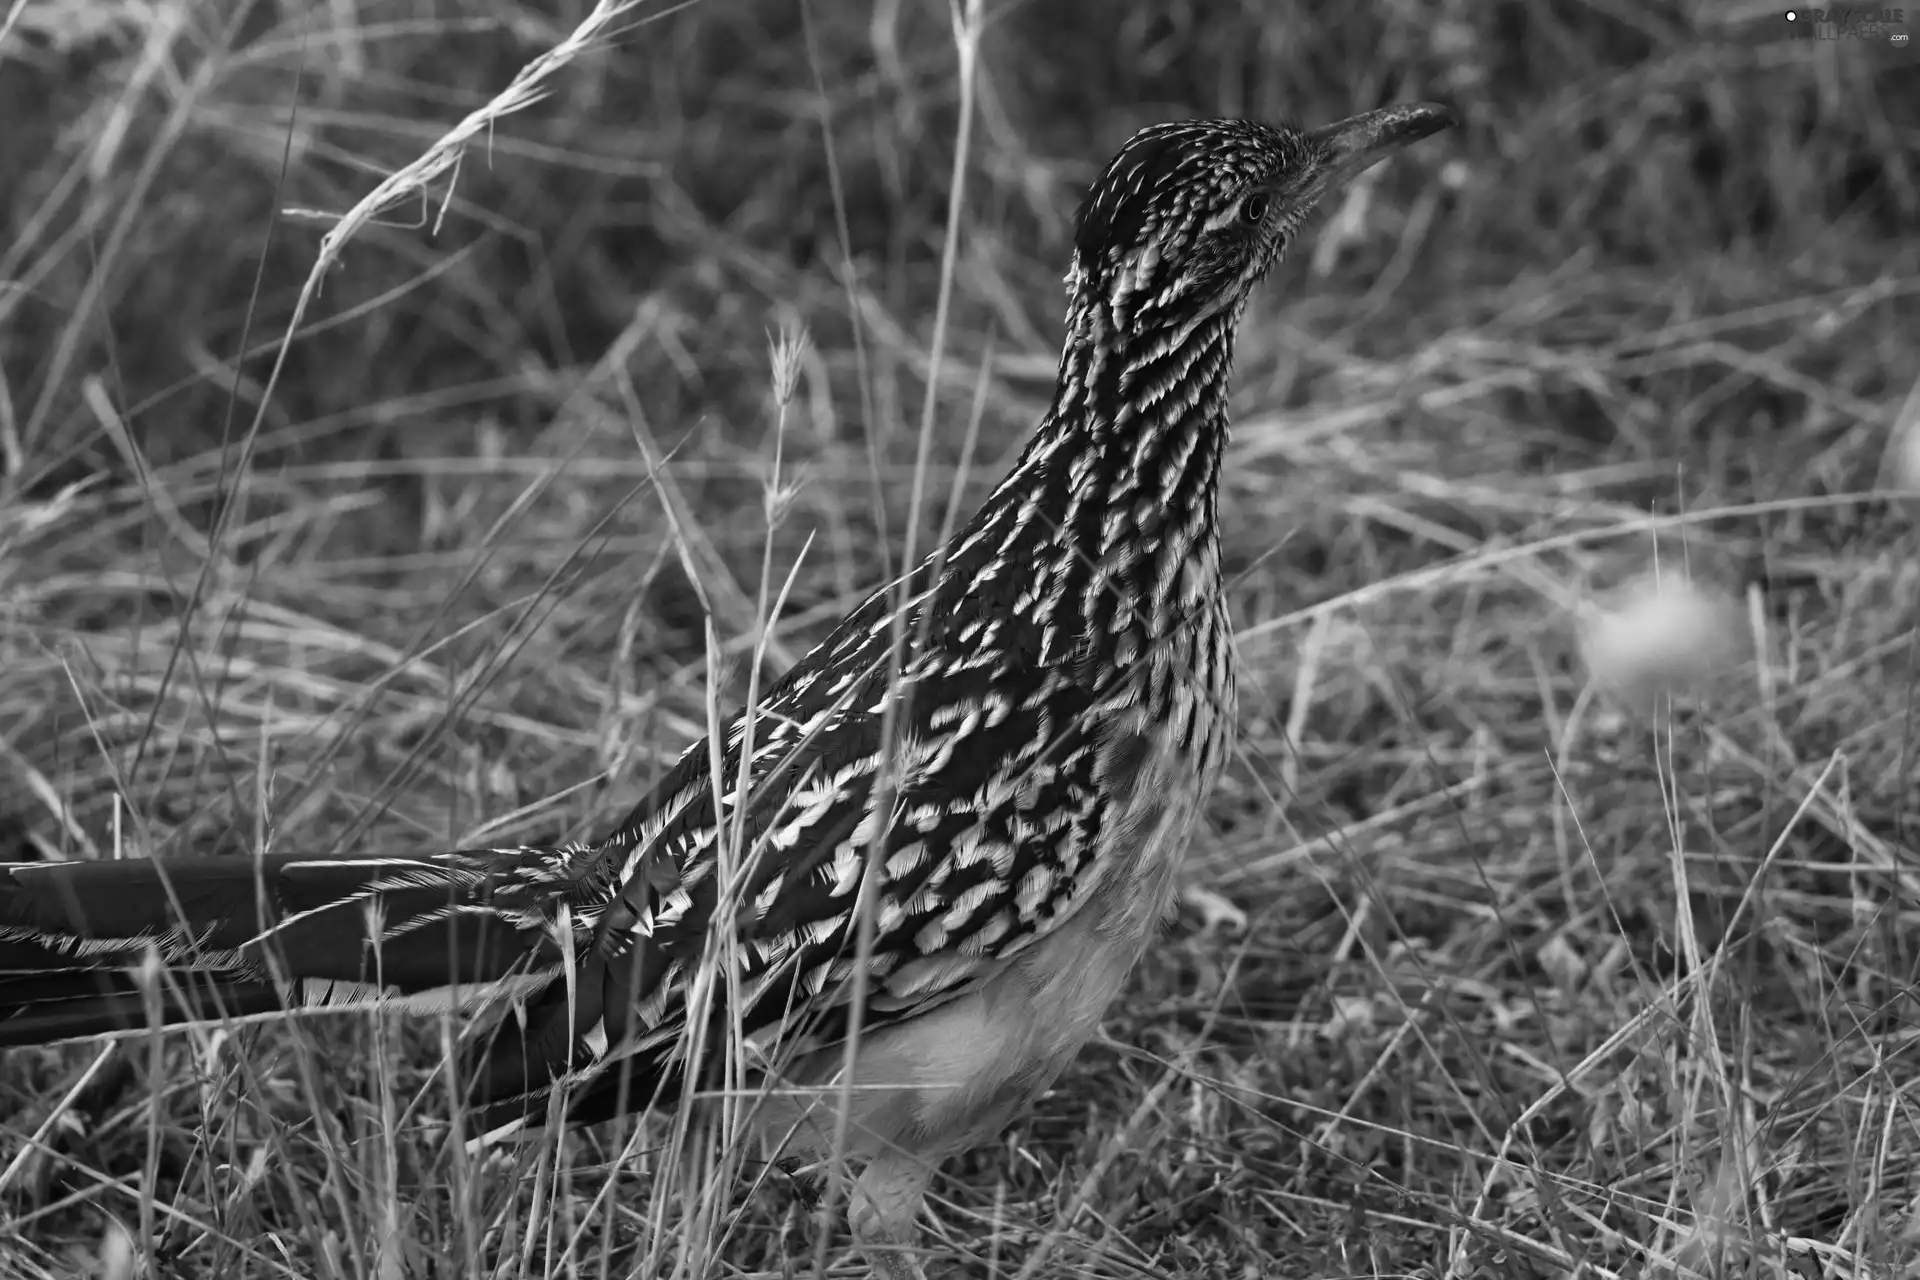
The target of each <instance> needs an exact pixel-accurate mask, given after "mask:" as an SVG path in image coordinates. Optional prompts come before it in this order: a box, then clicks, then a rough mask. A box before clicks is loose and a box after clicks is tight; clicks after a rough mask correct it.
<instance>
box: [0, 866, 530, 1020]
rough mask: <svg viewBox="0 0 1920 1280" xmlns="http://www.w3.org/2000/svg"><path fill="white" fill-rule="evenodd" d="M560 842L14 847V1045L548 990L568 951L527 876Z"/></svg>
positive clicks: (4, 1003)
mask: <svg viewBox="0 0 1920 1280" xmlns="http://www.w3.org/2000/svg"><path fill="white" fill-rule="evenodd" d="M560 856H561V851H554V850H534V849H526V850H502V851H485V852H473V853H452V854H442V855H436V856H433V857H428V858H337V859H336V858H310V857H301V856H298V855H284V854H283V855H275V856H272V857H264V858H235V857H221V858H205V857H201V858H171V859H163V860H149V859H128V860H124V861H115V862H75V863H0V1046H7V1045H25V1044H48V1043H53V1042H57V1041H62V1040H72V1039H78V1038H83V1037H88V1036H98V1035H104V1034H115V1033H127V1032H134V1031H140V1030H144V1029H146V1028H148V1027H150V1026H153V1025H155V1024H156V1023H158V1024H161V1025H168V1024H177V1023H182V1022H199V1021H222V1020H228V1019H248V1018H259V1017H263V1016H273V1015H278V1014H282V1013H285V1012H290V1011H299V1010H303V1009H329V1008H339V1007H341V1006H343V1005H349V1006H350V1005H356V1004H363V1003H372V1002H375V1001H378V1002H381V1003H383V1004H386V1005H388V1006H391V1005H394V1004H398V1005H400V1006H401V1007H413V1008H420V1009H433V1008H448V1007H456V1008H458V1007H466V1006H469V1005H472V1004H475V1003H479V1002H485V1001H488V1000H493V999H497V998H499V997H500V996H502V995H503V994H511V993H513V992H515V991H527V992H530V991H532V990H536V989H538V988H540V987H544V986H546V985H548V984H549V983H551V982H552V981H553V978H554V975H555V973H556V972H558V971H559V968H560V965H561V958H560V956H559V954H558V953H557V950H556V948H555V947H554V945H553V941H552V935H551V933H550V932H549V931H548V930H546V929H543V928H541V927H540V919H539V914H538V912H537V911H536V910H533V909H530V907H529V904H528V901H527V900H528V898H529V897H530V896H531V895H530V894H529V893H528V889H529V886H530V885H533V884H535V883H539V882H542V881H545V882H547V883H548V884H551V882H552V879H553V867H554V866H555V864H556V862H557V861H558V860H559V858H560ZM546 897H547V898H548V899H549V900H551V899H552V898H553V897H554V893H553V891H552V890H551V889H549V890H548V891H547V893H546Z"/></svg>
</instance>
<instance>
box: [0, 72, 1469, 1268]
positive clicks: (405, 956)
mask: <svg viewBox="0 0 1920 1280" xmlns="http://www.w3.org/2000/svg"><path fill="white" fill-rule="evenodd" d="M1453 122H1454V116H1453V114H1452V113H1451V112H1450V111H1448V110H1447V109H1446V108H1444V107H1439V106H1432V105H1424V104H1422V105H1415V106H1401V107H1389V108H1386V109H1384V110H1380V111H1373V112H1369V113H1367V114H1365V115H1360V116H1355V117H1354V118H1352V119H1350V120H1345V121H1342V122H1341V123H1339V124H1335V125H1332V126H1329V127H1327V128H1324V129H1319V130H1315V131H1311V132H1307V131H1301V130H1296V129H1291V128H1284V127H1274V126H1269V125H1265V124H1257V123H1250V122H1247V121H1241V120H1202V121H1194V122H1191V123H1184V124H1163V125H1156V126H1153V127H1152V128H1148V129H1143V130H1141V131H1140V132H1139V133H1137V134H1135V135H1134V136H1133V138H1132V139H1130V140H1129V141H1128V142H1127V144H1126V145H1125V146H1124V147H1123V148H1121V150H1120V153H1119V154H1118V155H1117V156H1115V157H1114V159H1113V161H1112V163H1110V164H1109V165H1108V166H1107V168H1106V171H1105V172H1104V173H1103V174H1102V175H1101V176H1100V179H1099V181H1098V182H1096V183H1095V184H1094V187H1093V190H1092V192H1091V193H1090V194H1089V196H1088V198H1087V200H1086V203H1085V204H1084V206H1082V208H1081V210H1080V214H1079V218H1078V221H1077V224H1076V228H1075V233H1074V253H1073V264H1072V269H1071V270H1070V271H1069V273H1068V276H1067V285H1068V294H1069V307H1068V313H1067V338H1066V345H1065V349H1064V351H1063V352H1062V354H1061V357H1060V373H1059V384H1058V387H1057V389H1056V390H1055V392H1054V397H1053V404H1052V407H1051V408H1050V409H1049V410H1048V411H1047V414H1046V417H1045V418H1044V419H1042V421H1041V423H1040V428H1039V430H1038V432H1037V433H1036V434H1035V436H1034V437H1033V439H1032V441H1031V442H1030V443H1029V444H1028V445H1027V447H1026V450H1025V452H1024V453H1022V455H1021V457H1020V461H1019V463H1018V464H1017V465H1016V466H1015V467H1014V469H1013V471H1012V473H1011V474H1010V475H1008V476H1007V477H1006V478H1005V479H1004V480H1002V481H1001V482H1000V484H999V486H998V487H996V488H995V489H994V490H993V492H992V493H991V494H990V495H989V496H988V498H987V500H986V502H985V503H984V504H983V505H982V506H981V508H980V510H979V511H978V512H977V513H976V514H975V515H974V516H973V518H972V519H971V520H970V521H969V522H968V523H967V525H966V526H965V527H964V528H963V529H961V530H960V531H959V532H958V533H957V534H956V535H955V536H954V537H953V538H952V540H951V541H950V542H949V543H948V544H947V545H946V546H945V547H943V548H941V549H940V550H939V551H938V552H937V553H935V554H934V555H933V556H931V557H929V558H928V559H927V560H926V561H925V562H923V563H921V564H920V565H919V566H918V567H917V568H915V569H914V570H913V571H912V573H911V574H909V575H908V577H907V579H906V581H905V582H904V583H894V584H891V585H888V586H885V587H882V588H880V589H878V590H876V591H875V592H874V593H873V594H872V595H870V596H868V597H867V599H866V600H865V602H864V603H862V604H861V605H860V606H859V607H858V608H856V609H855V610H854V611H853V612H852V613H851V614H849V615H848V616H847V617H846V619H845V620H844V621H842V622H841V623H840V625H839V626H838V627H836V628H835V629H834V631H833V633H832V634H831V635H830V636H828V637H827V639H826V640H825V641H823V642H822V643H821V644H820V645H819V646H818V647H817V648H815V649H814V650H813V651H812V652H811V653H809V654H808V655H807V656H806V657H805V658H804V659H802V660H801V661H800V662H799V663H798V664H797V665H796V666H794V667H793V669H792V670H790V671H789V672H788V673H787V674H786V675H785V676H784V677H783V678H782V679H780V680H779V682H778V683H777V684H775V685H774V686H773V687H772V689H771V690H770V691H769V692H768V693H767V694H766V696H765V697H764V699H763V700H762V701H761V703H760V705H759V706H758V707H756V708H752V709H750V710H748V711H745V712H743V713H741V715H739V716H738V717H736V718H735V719H733V720H732V721H731V722H730V723H729V724H728V725H727V726H726V729H725V731H724V732H723V733H722V735H721V739H720V742H719V744H718V745H717V746H715V745H712V744H710V743H709V742H705V741H703V742H700V743H697V744H695V745H694V746H693V747H691V748H689V749H688V750H687V752H686V754H685V755H684V756H682V757H681V758H680V760H679V762H678V764H677V765H676V766H675V767H674V768H673V769H672V770H671V771H670V772H669V773H667V775H666V776H665V777H664V778H663V779H662V780H661V782H660V783H659V785H658V786H657V787H655V788H654V790H653V792H652V793H651V794H650V795H648V796H647V798H646V799H644V800H643V801H641V803H640V804H639V806H638V807H637V808H635V809H634V811H633V812H632V814H631V815H629V817H628V818H627V819H626V821H624V822H622V823H621V824H620V826H619V827H618V828H617V829H616V830H615V831H613V833H612V834H610V835H609V836H607V837H606V838H605V839H604V840H601V841H599V842H597V843H592V844H575V845H566V846H562V847H558V848H514V849H483V850H465V851H460V852H454V853H438V854H424V855H419V856H406V855H392V856H375V857H357V858H314V857H302V856H299V855H291V854H280V853H276V854H266V855H262V856H259V857H255V858H251V859H247V858H208V857H198V858H194V857H180V858H166V859H159V860H134V861H118V862H94V863H63V864H32V865H28V864H16V865H7V866H0V1045H21V1044H32V1043H45V1042H50V1041H57V1040H68V1039H73V1038H77V1037H85V1036H95V1035H103V1034H112V1033H115V1032H125V1031H127V1030H129V1029H139V1028H144V1027H146V1026H147V1025H148V1020H149V1008H150V1005H152V1004H157V1005H158V1006H159V1009H160V1013H161V1015H162V1016H163V1017H164V1018H165V1020H166V1021H167V1022H169V1023H174V1022H185V1021H202V1020H206V1021H218V1020H225V1019H242V1018H248V1017H256V1016H273V1015H278V1014H280V1013H282V1012H283V1011H286V1010H293V1009H316V1008H321V1009H337V1008H342V1007H351V1006H353V1005H356V1004H365V1003H370V1002H380V1003H383V1004H386V1005H388V1006H398V1007H415V1008H436V1007H437V1008H441V1009H445V1008H447V1007H449V1006H450V1005H451V1006H453V1007H457V1008H460V1009H469V1010H471V1009H479V1008H485V1007H491V1008H494V1009H496V1010H511V1013H512V1016H507V1017H502V1018H499V1019H497V1020H494V1021H493V1022H492V1025H491V1026H490V1027H488V1028H487V1029H486V1030H485V1031H484V1032H480V1033H476V1034H475V1035H474V1036H473V1037H472V1039H471V1043H470V1044H469V1046H468V1052H469V1058H468V1068H469V1069H468V1072H467V1084H468V1087H469V1092H470V1097H471V1099H472V1106H473V1109H474V1113H475V1115H476V1116H477V1119H478V1121H479V1126H480V1128H481V1129H482V1130H483V1131H485V1130H499V1129H503V1128H510V1127H513V1126H516V1125H519V1124H522V1123H526V1122H532V1123H539V1122H541V1121H543V1120H544V1119H546V1118H547V1116H548V1114H549V1110H550V1105H551V1106H552V1108H553V1109H554V1110H555V1111H556V1112H560V1113H563V1114H564V1115H565V1117H566V1118H567V1119H568V1120H569V1121H570V1122H573V1123H587V1122H591V1121H596V1120H602V1119H606V1118H609V1117H612V1116H614V1115H617V1114H619V1113H621V1112H622V1111H638V1110H643V1109H646V1108H649V1107H658V1106H660V1105H661V1104H662V1103H665V1102H667V1101H670V1100H674V1099H677V1098H679V1097H680V1096H681V1094H682V1093H683V1091H686V1090H688V1089H700V1088H704V1087H706V1085H707V1084H708V1083H709V1082H710V1081H712V1080H715V1079H717V1078H718V1077H717V1076H715V1074H714V1070H713V1066H712V1064H713V1063H714V1062H715V1060H716V1055H717V1053H718V1052H719V1050H718V1046H722V1045H726V1044H729V1043H731V1044H736V1045H738V1044H741V1043H744V1044H745V1045H746V1046H747V1058H748V1059H749V1061H747V1062H745V1063H742V1062H739V1061H738V1060H737V1058H738V1055H735V1060H734V1062H733V1065H734V1066H735V1067H736V1068H741V1069H746V1068H750V1069H751V1071H752V1072H753V1074H754V1076H755V1077H756V1078H758V1079H759V1080H760V1081H762V1082H763V1083H765V1084H767V1085H769V1086H777V1087H769V1088H767V1089H766V1091H765V1092H764V1093H763V1094H762V1095H761V1097H760V1101H759V1106H758V1108H757V1115H756V1118H755V1124H756V1125H757V1127H758V1130H759V1132H761V1133H762V1134H763V1135H764V1137H765V1138H766V1139H767V1141H768V1142H769V1143H770V1144H772V1145H775V1146H779V1145H781V1144H783V1143H784V1144H785V1148H786V1150H787V1151H788V1152H789V1154H790V1155H791V1154H798V1155H800V1156H803V1157H806V1158H812V1159H816V1160H821V1161H827V1160H836V1159H840V1158H851V1159H852V1160H854V1161H855V1162H856V1163H860V1162H863V1163H864V1168H863V1169H862V1171H861V1172H860V1174H859V1176H858V1178H857V1179H856V1180H855V1182H854V1184H853V1188H852V1193H851V1203H850V1210H849V1216H850V1218H851V1222H852V1226H853V1231H854V1235H855V1238H856V1240H857V1242H858V1244H859V1245H860V1247H861V1249H862V1251H863V1253H864V1254H865V1256H866V1257H867V1259H868V1261H869V1264H870V1265H871V1267H872V1269H873V1271H874V1273H875V1275H877V1276H880V1277H886V1278H889V1280H892V1278H895V1277H906V1276H912V1275H916V1274H918V1273H919V1270H920V1268H919V1266H918V1264H917V1263H916V1262H915V1261H914V1260H913V1259H912V1257H911V1255H910V1254H909V1252H908V1251H907V1246H910V1245H911V1244H912V1243H913V1241H914V1240H915V1239H916V1230H915V1218H916V1216H917V1214H918V1212H919V1209H920V1205H921V1202H922V1198H923V1196H924V1194H925V1191H926V1188H927V1185H928V1183H929V1180H930V1179H931V1177H932V1175H933V1172H934V1170H935V1167H936V1166H937V1165H938V1164H939V1163H940V1162H941V1161H942V1160H943V1159H944V1158H945V1157H947V1156H948V1155H951V1154H953V1153H956V1152H958V1151H961V1150H963V1149H965V1148H968V1147H970V1146H973V1145H976V1144H978V1143H980V1142H982V1141H984V1140H986V1139H989V1138H991V1137H992V1136H993V1135H994V1133H995V1132H996V1131H997V1130H999V1129H1000V1128H1001V1127H1002V1126H1003V1125H1005V1124H1006V1123H1007V1122H1008V1120H1009V1119H1010V1118H1011V1117H1013V1116H1014V1115H1015V1114H1016V1113H1017V1112H1018V1111H1020V1110H1021V1109H1022V1108H1023V1107H1024V1106H1026V1105H1027V1104H1028V1103H1029V1102H1031V1101H1032V1100H1033V1099H1034V1098H1035V1097H1036V1096H1037V1095H1038V1094H1039V1093H1040V1092H1041V1091H1042V1090H1044V1089H1046V1088H1047V1086H1048V1085H1049V1084H1050V1083H1051V1082H1052V1081H1053V1079H1054V1078H1055V1077H1056V1076H1057V1075H1058V1073H1059V1072H1060V1070H1061V1069H1062V1068H1063V1067H1065V1066H1066V1065H1067V1063H1068V1062H1069V1061H1070V1060H1071V1059H1072V1058H1073V1056H1074V1055H1075V1054H1076V1053H1077V1052H1078V1051H1079V1049H1080V1047H1081V1046H1082V1044H1084V1043H1085V1042H1086V1040H1087V1039H1088V1037H1089V1036H1091V1035H1092V1034H1093V1032H1094V1030H1095V1027H1096V1024H1097V1023H1098V1022H1099V1021H1100V1018H1101V1015H1102V1013H1103V1011H1104V1010H1105V1009H1106V1007H1107V1004H1108V1003H1109V1001H1111V1000H1112V999H1113V997H1114V995H1115V994H1116V993H1117V992H1118V991H1119V989H1120V987H1121V984H1122V983H1123V982H1124V980H1125V979H1126V976H1127V974H1128V972H1129V971H1130V970H1131V969H1132V968H1133V965H1134V963H1135V961H1137V960H1138V959H1139V958H1140V954H1141V952H1142V950H1143V948H1144V947H1145V946H1146V944H1147V942H1148V940H1149V939H1150V938H1151V937H1152V936H1153V933H1154V929H1155V926H1156V925H1157V924H1158V923H1159V922H1160V920H1161V919H1162V918H1163V916H1164V915H1165V914H1166V912H1167V909H1168V906H1169V903H1170V900H1171V897H1172V893H1173V885H1174V874H1175V870H1176V868H1177V866H1178V864H1179V861H1180V858H1181V855H1182V852H1183V850H1184V847H1185V845H1186V843H1187V840H1188V837H1189V835H1190V834H1191V832H1192V831H1193V828H1194V826H1195V825H1196V823H1197V822H1198V820H1199V815H1200V813H1201V809H1202V807H1203V805H1204V804H1205V802H1206V799H1207V795H1208V793H1209V791H1210V790H1211V788H1212V786H1213V783H1214V780H1215V778H1216V776H1217V775H1218V774H1219V773H1220V771H1221V768H1222V765H1223V764H1224V762H1225V761H1226V759H1227V756H1228V753H1229V750H1230V745H1231V740H1232V734H1233V721H1234V675H1233V645H1232V635H1231V630H1230V627H1229V624H1228V618H1227V609H1226V602H1225V599H1224V596H1223V593H1222V589H1221V581H1220V552H1219V545H1218V534H1217V527H1216V525H1217V514H1216V506H1217V494H1218V488H1219V470H1220V457H1221V451H1222V450H1223V449H1224V447H1225V445H1226V438H1227V375H1228V368H1229V365H1230V364H1231V362H1232V358H1233V342H1234V332H1235V328H1236V326H1237V324H1238V321H1239V319H1240V315H1241V312H1242V310H1243V309H1244V308H1245V306H1246V302H1247V297H1248V294H1249V292H1250V291H1251V290H1252V288H1253V286H1254V284H1255V283H1256V282H1257V281H1259V280H1260V278H1261V277H1262V276H1264V275H1265V274H1266V273H1267V271H1268V269H1269V268H1271V267H1272V266H1273V264H1274V263H1275V261H1277V260H1278V259H1279V257H1280V255H1281V253H1282V251H1283V250H1284V249H1285V248H1286V246H1287V243H1288V241H1289V240H1290V239H1291V238H1292V237H1293V235H1294V233H1295V231H1296V230H1297V228H1298V227H1299V225H1300V222H1301V220H1302V219H1303V218H1304V217H1305V216H1306V214H1307V212H1308V210H1309V209H1311V208H1312V206H1313V205H1314V203H1315V201H1317V200H1318V199H1319V198H1320V197H1321V196H1323V195H1324V194H1325V193H1326V192H1327V191H1328V190H1329V189H1331V188H1333V187H1334V186H1335V185H1337V184H1338V183H1340V182H1342V181H1343V180H1345V179H1348V178H1350V177H1352V176H1353V175H1354V174H1356V173H1358V172H1360V171H1361V170H1363V169H1365V168H1367V167H1368V166H1369V165H1372V164H1373V163H1374V162H1375V161H1377V160H1379V159H1381V158H1382V157H1383V156H1385V155H1386V154H1388V153H1389V152H1391V151H1393V150H1395V149H1396V148H1398V147H1400V146H1401V145H1403V144H1406V143H1408V142H1411V141H1414V140H1417V139H1420V138H1424V137H1427V136H1428V135H1430V134H1433V133H1435V132H1437V131H1439V130H1441V129H1444V128H1446V127H1447V126H1448V125H1450V124H1452V123H1453ZM896 611H899V612H898V613H896ZM896 638H897V639H898V643H899V644H900V651H899V656H898V659H897V670H895V669H894V668H895V666H896V661H895V657H894V646H895V644H896ZM889 722H890V723H889ZM883 744H885V745H883ZM743 754H745V755H746V756H747V757H748V759H747V761H746V763H745V767H744V768H743V767H742V759H741V757H742V755H743ZM716 802H717V803H716ZM882 805H884V808H883V807H881V806H882ZM865 913H870V916H869V917H868V920H869V922H868V923H867V925H866V928H865V931H864V932H865V936H864V937H863V936H862V935H863V929H862V923H861V921H862V916H863V914H865ZM156 962H157V965H158V966H160V967H161V968H162V969H164V970H167V971H171V973H170V974H169V975H167V976H164V977H161V978H159V979H158V980H156V974H158V973H159V970H157V969H156V968H155V967H154V966H155V965H156ZM729 967H730V968H731V972H726V970H727V969H728V968H729ZM856 1006H857V1007H856ZM694 1009H698V1010H700V1012H698V1013H696V1012H693V1011H692V1010H694ZM721 1018H726V1019H731V1020H733V1023H734V1025H737V1029H738V1032H737V1034H738V1035H739V1036H740V1037H742V1039H729V1038H728V1037H726V1036H723V1035H717V1034H714V1035H709V1034H707V1033H708V1032H709V1031H711V1030H712V1029H713V1027H714V1026H715V1024H716V1023H717V1022H718V1021H719V1019H721ZM849 1042H851V1043H852V1045H853V1046H854V1054H853V1055H852V1059H851V1060H852V1062H853V1066H852V1079H851V1087H847V1082H846V1081H845V1080H844V1078H843V1070H844V1068H845V1065H846V1063H847V1062H848V1061H849V1053H848V1045H849ZM728 1078H729V1079H737V1078H738V1076H737V1075H729V1077H728ZM556 1094H557V1097H556ZM843 1098H844V1099H846V1100H847V1101H848V1102H849V1103H850V1107H849V1108H848V1114H847V1115H846V1116H845V1117H844V1118H842V1117H841V1116H840V1115H839V1114H838V1113H839V1112H840V1110H841V1100H842V1099H843ZM836 1130H838V1131H839V1137H838V1140H839V1142H840V1143H841V1148H840V1149H839V1150H838V1151H836V1150H835V1143H836Z"/></svg>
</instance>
